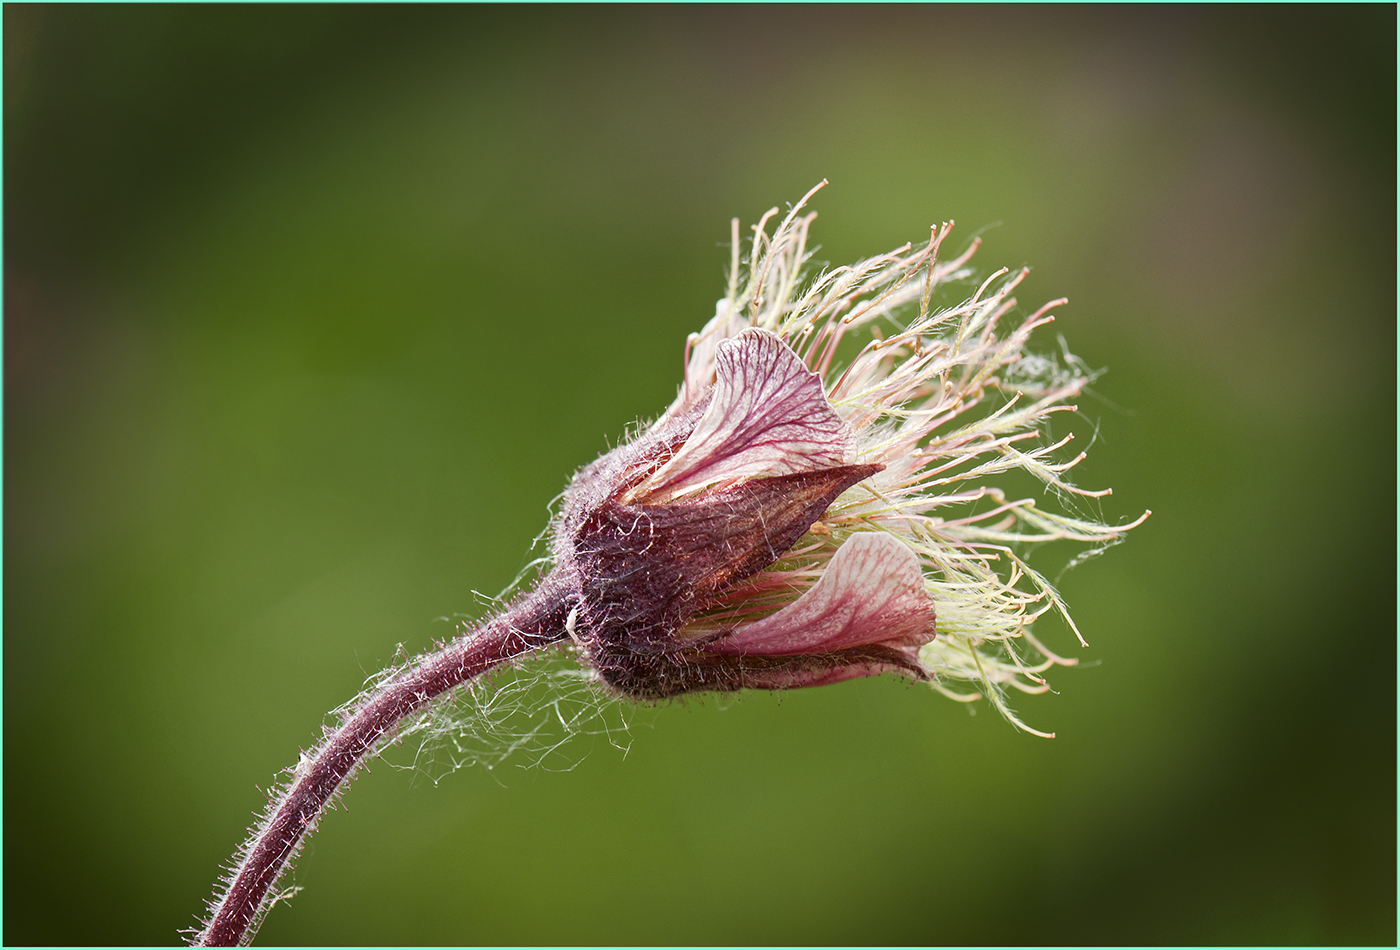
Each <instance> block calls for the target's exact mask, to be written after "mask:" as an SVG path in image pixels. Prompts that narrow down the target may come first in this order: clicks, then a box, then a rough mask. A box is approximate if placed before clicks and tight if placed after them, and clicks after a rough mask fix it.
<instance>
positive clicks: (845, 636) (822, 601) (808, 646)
mask: <svg viewBox="0 0 1400 950" xmlns="http://www.w3.org/2000/svg"><path fill="white" fill-rule="evenodd" d="M934 619H935V618H934V607H933V600H932V599H931V598H930V597H929V595H928V592H927V591H926V590H925V589H924V577H923V572H922V571H921V570H920V569H919V559H918V557H917V556H915V554H914V552H913V551H912V550H910V549H909V546H908V545H906V544H904V543H903V542H901V541H899V540H897V539H895V538H892V537H890V536H889V535H886V534H857V535H855V536H853V537H851V538H850V539H849V540H848V541H846V543H845V544H843V545H842V546H841V548H840V549H839V550H838V551H837V552H836V554H835V556H833V557H832V559H831V563H830V564H828V565H827V568H826V571H825V572H824V573H823V574H822V576H821V579H820V580H818V581H817V583H816V584H815V585H814V586H813V587H812V589H811V590H809V591H807V592H806V593H805V594H803V595H802V596H801V597H799V598H798V599H797V600H796V601H794V602H793V603H791V604H789V605H788V606H786V607H784V608H783V609H782V610H779V611H778V612H777V613H775V614H773V615H772V616H770V617H765V618H763V619H762V620H757V621H755V622H753V623H750V624H745V625H744V626H742V627H740V628H738V629H737V630H735V631H734V632H733V633H732V634H730V635H729V636H727V637H724V638H722V639H720V640H716V641H715V642H713V643H708V644H706V645H705V649H706V650H708V651H709V652H711V653H724V654H730V655H748V656H753V655H767V656H786V655H792V654H798V653H827V652H831V651H834V650H844V649H849V648H851V647H860V646H868V645H871V644H877V643H878V644H883V645H886V646H893V647H914V646H919V645H922V644H924V643H927V642H928V641H929V640H932V639H933V637H934V635H935V629H934Z"/></svg>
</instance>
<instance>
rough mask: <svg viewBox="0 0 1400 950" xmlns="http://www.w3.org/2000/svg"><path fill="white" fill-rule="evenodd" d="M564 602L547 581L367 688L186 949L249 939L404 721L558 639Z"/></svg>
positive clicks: (245, 855) (278, 805) (279, 804)
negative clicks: (279, 887) (284, 881)
mask: <svg viewBox="0 0 1400 950" xmlns="http://www.w3.org/2000/svg"><path fill="white" fill-rule="evenodd" d="M568 606H569V605H568V602H567V601H566V600H565V598H564V596H563V594H562V592H561V590H560V588H559V586H558V585H556V584H553V583H551V579H550V578H545V579H544V580H543V581H542V582H541V583H540V585H539V586H537V587H536V588H535V589H534V590H533V591H532V592H531V593H530V594H528V595H526V596H524V597H522V598H520V599H518V600H517V601H515V602H514V603H513V604H511V605H509V606H507V607H506V608H505V609H504V610H503V611H502V612H501V613H499V614H497V615H496V616H494V617H492V618H490V619H489V620H487V621H486V622H485V623H483V624H482V625H481V626H479V627H478V628H476V629H475V630H473V631H471V632H469V633H465V634H463V635H461V636H459V637H457V638H456V639H454V640H452V641H450V642H448V643H447V644H445V645H444V646H443V647H442V648H441V649H438V650H435V651H433V652H431V653H425V654H423V655H421V656H419V657H417V658H416V659H415V660H414V661H413V662H412V663H411V664H409V666H408V667H407V668H406V669H404V670H401V671H399V672H397V673H395V674H393V675H391V676H389V677H388V678H387V679H385V680H384V682H382V683H380V684H378V685H376V686H374V687H371V688H370V689H368V690H366V691H365V693H364V694H363V695H362V696H361V697H360V698H359V700H358V701H356V702H355V703H354V704H353V705H352V706H351V707H350V711H349V712H348V713H347V714H346V716H345V717H344V719H343V720H342V721H341V724H340V725H339V727H337V728H336V729H334V730H332V731H330V732H329V733H328V734H327V736H326V738H325V739H324V740H323V741H322V742H321V743H320V744H319V745H318V746H317V747H316V748H315V750H314V751H312V752H311V753H308V754H306V755H304V756H303V757H302V760H301V762H300V763H298V765H297V767H296V769H295V771H294V773H293V775H292V778H291V780H290V781H289V782H288V783H287V785H286V786H285V787H284V788H283V789H282V792H281V794H280V795H279V796H278V797H277V798H276V799H275V800H274V801H273V802H271V803H270V805H269V808H268V811H267V814H266V816H265V818H264V819H263V820H262V821H261V822H259V823H258V824H257V825H256V826H254V828H253V830H252V832H251V834H250V837H249V839H248V841H247V843H246V844H245V845H244V847H243V848H242V850H241V851H240V852H239V854H238V855H236V856H235V859H234V860H235V861H236V862H237V866H236V867H235V868H234V869H233V871H232V874H231V876H230V878H229V879H228V887H227V889H226V890H225V891H224V892H223V893H222V894H221V895H220V896H219V897H218V898H217V899H216V900H215V902H214V903H213V904H211V905H210V915H209V917H208V919H207V922H206V923H205V925H204V928H203V929H202V930H201V931H200V932H199V933H198V934H197V935H195V937H194V939H193V940H192V941H191V942H192V945H194V946H205V947H231V946H238V945H241V944H244V943H247V942H248V941H249V940H251V939H252V937H253V934H254V933H255V932H256V930H257V925H258V923H259V922H260V921H261V918H262V915H263V914H264V913H266V911H267V909H268V907H270V906H271V903H272V901H271V900H270V898H271V897H272V896H273V895H274V894H275V885H276V883H277V879H278V877H279V876H280V875H281V874H282V872H283V871H284V870H286V868H287V867H288V865H289V864H290V862H291V860H292V858H294V857H295V856H296V854H297V852H298V851H299V850H301V846H302V844H303V843H304V842H305V840H306V837H307V836H308V835H309V834H310V833H311V832H312V831H313V830H314V829H315V827H316V822H317V821H318V820H319V819H320V816H321V814H322V812H323V811H324V810H325V807H326V805H327V804H328V803H329V802H330V801H331V800H332V799H333V798H334V797H335V795H336V794H337V792H338V791H339V790H340V788H341V787H342V786H343V785H344V783H345V782H346V781H347V780H348V779H349V778H350V777H351V776H352V775H353V774H354V772H355V770H356V769H357V768H359V766H360V764H361V763H362V762H364V760H365V758H366V757H367V756H369V755H371V754H373V753H374V752H375V751H376V750H378V749H380V748H382V747H383V746H384V744H385V743H386V742H387V741H389V740H390V739H392V738H393V737H394V735H395V734H396V733H397V731H398V728H399V725H400V723H402V722H403V720H404V719H405V717H407V716H410V715H412V714H413V713H416V712H418V711H419V710H421V709H422V708H423V707H424V706H427V705H428V704H429V703H431V702H433V701H434V700H435V699H437V698H439V697H440V696H443V695H444V694H446V693H448V692H450V691H451V690H452V689H454V688H455V687H457V686H460V685H461V684H463V683H465V682H467V681H468V680H470V679H473V678H475V677H477V676H480V675H482V674H483V673H486V672H488V671H489V670H491V669H493V668H494V667H496V666H498V665H500V664H501V663H504V662H506V661H508V660H511V659H513V658H515V657H518V656H521V655H523V654H525V653H528V652H530V651H532V650H537V649H540V648H542V647H545V646H548V645H549V644H551V643H554V642H556V641H558V640H560V639H563V638H564V637H565V636H567V632H566V630H565V618H566V615H567V613H568Z"/></svg>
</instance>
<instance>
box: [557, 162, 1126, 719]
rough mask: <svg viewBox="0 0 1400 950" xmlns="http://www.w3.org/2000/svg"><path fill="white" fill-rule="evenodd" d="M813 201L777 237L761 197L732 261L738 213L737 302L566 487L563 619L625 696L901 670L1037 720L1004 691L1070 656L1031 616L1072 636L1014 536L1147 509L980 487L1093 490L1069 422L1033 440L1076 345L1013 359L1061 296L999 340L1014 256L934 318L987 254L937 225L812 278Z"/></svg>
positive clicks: (560, 574) (1077, 384)
mask: <svg viewBox="0 0 1400 950" xmlns="http://www.w3.org/2000/svg"><path fill="white" fill-rule="evenodd" d="M818 187H820V186H818ZM815 190H816V189H813V191H815ZM810 196H811V193H809V194H808V196H807V197H810ZM805 201H806V198H804V199H803V202H800V203H799V204H798V205H797V207H795V208H794V209H793V210H792V212H791V213H789V214H788V215H787V217H786V218H785V219H784V220H782V222H781V223H780V224H779V225H778V227H777V229H776V230H775V231H774V233H773V234H771V235H769V234H768V233H767V226H768V223H769V221H770V220H771V219H772V217H773V216H775V215H776V214H777V211H776V209H774V210H773V211H770V212H769V213H768V215H766V216H765V217H764V218H763V220H762V221H760V223H759V224H758V225H756V226H755V227H754V240H753V245H752V253H751V255H750V257H749V259H748V260H747V261H746V262H741V261H740V258H739V231H738V221H737V220H735V221H734V222H733V245H732V247H733V261H732V264H731V269H730V280H729V289H728V293H727V294H726V296H725V297H724V299H722V300H720V301H719V304H718V305H717V307H716V311H715V316H714V318H713V319H712V320H711V321H710V322H709V323H708V324H707V325H706V326H705V328H704V329H703V330H702V331H701V332H700V333H698V334H692V335H691V337H690V339H689V340H688V341H687V345H686V351H687V352H686V361H685V379H684V381H683V383H682V385H681V388H680V392H679V394H678V395H677V397H676V400H675V402H674V403H673V404H672V405H671V406H670V408H669V409H667V411H666V412H665V413H664V414H663V415H662V416H661V417H660V418H659V419H658V420H657V421H656V422H654V423H653V424H651V425H650V426H648V427H646V428H645V429H643V430H641V431H640V432H639V433H638V434H637V435H636V437H635V438H633V439H632V440H631V441H629V442H628V443H626V444H624V445H622V446H620V447H618V448H617V449H614V450H613V451H611V452H609V453H608V454H606V455H604V456H602V457H601V458H599V459H598V460H597V461H595V462H594V463H592V464H591V465H589V466H587V467H586V468H584V469H583V470H581V471H580V472H579V473H578V474H577V475H576V476H575V477H574V479H573V482H572V483H571V484H570V486H569V488H568V489H567V490H566V492H565V494H564V503H563V506H562V510H561V512H560V515H559V517H558V518H557V519H556V521H555V523H554V526H553V532H552V551H551V554H552V558H553V560H554V563H555V571H554V580H555V581H556V582H559V583H561V584H562V586H563V588H564V590H566V591H567V598H568V600H569V603H570V604H571V607H570V611H569V615H568V622H567V627H568V632H569V635H570V636H571V637H572V638H573V639H574V641H575V642H576V643H578V644H579V646H580V647H581V648H582V650H583V652H584V655H585V658H586V659H587V661H588V662H589V663H590V664H591V665H592V666H593V668H594V669H595V670H596V671H597V672H598V674H599V675H600V676H601V677H602V678H603V679H604V680H605V681H606V682H607V683H609V684H610V685H611V686H613V687H614V688H616V689H618V690H620V691H621V692H623V693H626V694H628V695H630V696H633V697H635V698H640V699H658V698H663V697H668V696H675V695H679V694H682V693H688V692H695V691H702V690H737V689H743V688H766V689H772V688H785V687H794V686H816V685H821V684H826V683H833V682H837V681H840V680H844V679H849V678H852V677H858V676H869V675H873V674H877V673H884V672H894V673H898V674H902V675H905V676H908V677H911V678H913V679H917V680H923V681H927V682H929V683H930V684H931V685H932V686H933V687H934V688H935V689H938V690H939V691H941V692H943V693H944V694H946V695H948V696H950V697H952V698H955V699H960V700H972V699H977V698H979V697H980V696H981V695H983V694H985V695H987V696H988V697H990V698H991V700H992V701H993V702H994V703H995V704H996V705H997V707H998V708H999V709H1000V710H1001V711H1002V713H1003V714H1005V715H1006V716H1007V717H1008V718H1009V719H1011V721H1012V722H1014V723H1016V724H1017V725H1018V726H1021V727H1022V728H1028V727H1025V726H1024V724H1022V723H1021V722H1020V720H1019V719H1017V718H1016V716H1015V714H1014V713H1013V712H1012V710H1011V709H1010V708H1009V706H1008V705H1007V703H1006V700H1005V690H1006V689H1007V688H1008V687H1012V688H1016V689H1020V690H1022V691H1025V692H1032V693H1035V692H1042V691H1044V690H1045V689H1047V688H1048V687H1047V686H1046V683H1045V681H1044V680H1043V679H1042V678H1041V676H1040V674H1041V673H1042V672H1044V671H1045V670H1046V669H1048V668H1049V667H1050V666H1052V665H1055V664H1062V665H1071V664H1072V663H1073V661H1072V660H1066V659H1062V658H1061V657H1059V656H1057V655H1055V654H1054V653H1052V652H1051V651H1050V650H1049V649H1047V648H1046V647H1044V646H1042V645H1041V644H1040V642H1039V641H1038V640H1037V639H1036V638H1035V637H1034V635H1033V633H1032V630H1031V624H1032V621H1034V620H1035V619H1036V618H1037V617H1039V616H1040V615H1041V614H1043V613H1045V612H1046V611H1048V610H1057V611H1059V612H1060V613H1061V614H1062V615H1063V616H1064V617H1065V620H1066V621H1067V622H1069V625H1070V627H1071V629H1074V632H1075V634H1076V636H1077V635H1078V630H1077V629H1076V628H1074V625H1073V622H1072V621H1070V620H1069V615H1068V613H1067V612H1066V611H1065V609H1064V605H1063V603H1062V602H1061V600H1060V598H1059V596H1058V595H1057V594H1056V592H1055V591H1054V589H1053V588H1052V587H1051V586H1050V584H1049V583H1047V582H1046V581H1045V580H1044V579H1043V578H1042V577H1041V576H1040V575H1039V574H1037V573H1036V572H1035V571H1033V570H1032V569H1031V568H1030V567H1028V566H1027V565H1026V564H1025V562H1024V561H1023V560H1022V557H1021V554H1020V553H1019V552H1020V550H1021V549H1022V548H1024V547H1025V546H1027V545H1031V544H1034V543H1037V542H1042V541H1050V540H1055V539H1069V540H1073V541H1079V542H1082V543H1086V544H1089V545H1091V546H1092V549H1091V552H1092V551H1097V550H1099V549H1101V548H1102V547H1104V546H1106V545H1108V544H1112V543H1114V542H1116V541H1117V540H1119V539H1120V538H1121V537H1122V534H1123V532H1124V531H1126V530H1127V529H1128V528H1131V527H1133V526H1134V525H1136V524H1138V523H1140V521H1141V519H1139V520H1138V521H1137V522H1133V523H1132V524H1129V525H1123V526H1120V527H1110V526H1108V525H1105V524H1102V523H1100V522H1099V521H1098V520H1096V519H1094V518H1092V517H1085V516H1073V517H1072V516H1069V515H1065V514H1061V513H1055V512H1051V511H1046V510H1044V509H1042V508H1041V507H1040V506H1039V505H1038V504H1037V503H1036V502H1035V501H1034V500H1033V499H1029V498H1026V499H1020V500H1010V499H1008V498H1007V497H1006V496H1005V495H1004V494H1003V493H1002V492H1001V491H1000V490H999V489H998V488H997V487H995V486H994V485H993V484H992V482H993V480H994V479H995V478H996V477H997V476H998V475H1003V474H1005V473H1008V472H1012V471H1014V470H1020V471H1023V472H1028V473H1030V474H1031V475H1034V476H1035V477H1037V478H1038V479H1039V480H1040V481H1041V482H1043V483H1044V484H1045V485H1046V486H1047V487H1048V488H1049V489H1051V490H1052V491H1053V493H1054V494H1056V495H1058V496H1059V497H1060V498H1061V499H1065V500H1070V499H1074V498H1075V497H1089V498H1093V497H1097V496H1100V495H1104V494H1107V492H1106V491H1104V492H1089V491H1085V490H1083V489H1080V488H1077V487H1075V486H1074V485H1073V484H1072V483H1071V482H1070V481H1068V479H1067V478H1066V472H1067V471H1068V470H1069V469H1071V468H1072V467H1073V466H1074V465H1075V464H1077V463H1078V462H1079V461H1080V460H1081V459H1082V458H1083V455H1082V454H1080V455H1079V456H1078V457H1075V458H1072V459H1069V460H1066V461H1056V459H1055V455H1056V453H1057V452H1058V450H1060V449H1061V448H1062V447H1063V446H1064V445H1065V444H1066V443H1068V442H1069V440H1070V439H1071V438H1072V436H1071V435H1067V436H1065V437H1064V438H1062V439H1060V440H1058V441H1052V440H1051V439H1050V438H1049V437H1048V436H1047V435H1046V433H1047V431H1048V425H1047V421H1048V420H1049V419H1050V417H1051V416H1052V415H1053V414H1055V413H1059V412H1065V411H1072V410H1073V409H1074V408H1075V407H1074V406H1073V405H1072V404H1071V403H1070V402H1069V400H1071V399H1073V398H1075V397H1077V396H1078V395H1079V394H1080V393H1081V392H1082V391H1083V390H1084V387H1085V386H1086V385H1087V384H1088V383H1089V381H1090V379H1091V374H1089V373H1088V372H1086V371H1085V370H1084V367H1083V364H1082V363H1080V362H1079V361H1078V360H1077V359H1075V358H1074V357H1072V356H1070V355H1069V354H1068V352H1067V351H1066V352H1065V354H1064V357H1063V361H1061V360H1056V359H1051V358H1046V357H1043V356H1038V355H1031V354H1028V353H1027V352H1026V350H1025V347H1026V344H1027V342H1028V340H1029V337H1030V335H1031V332H1032V331H1033V330H1034V329H1035V328H1036V327H1038V326H1040V325H1042V324H1045V323H1048V322H1049V321H1050V320H1052V319H1053V317H1050V316H1048V315H1047V311H1048V310H1049V308H1050V307H1052V306H1055V305H1056V304H1059V303H1063V301H1054V302H1053V303H1051V304H1048V305H1046V306H1045V307H1042V308H1040V309H1039V310H1036V311H1035V312H1034V313H1032V314H1030V315H1029V316H1027V317H1025V318H1024V319H1022V320H1020V322H1019V323H1016V324H1013V325H1012V326H1011V328H1010V329H1009V331H1003V330H1001V329H1000V326H1001V325H1002V324H1003V322H1004V318H1006V317H1007V315H1008V314H1010V313H1011V312H1012V311H1013V310H1014V309H1015V306H1016V301H1015V299H1014V298H1013V297H1012V296H1011V291H1012V289H1013V288H1014V287H1015V286H1016V285H1017V284H1019V283H1020V282H1021V280H1022V279H1023V278H1024V277H1025V276H1026V273H1027V271H1025V270H1021V271H1019V272H1017V273H1014V274H1008V273H1007V271H1005V270H1004V269H1003V270H1001V271H998V272H997V273H995V274H993V275H992V276H990V277H988V278H987V279H986V280H985V281H984V282H983V283H982V284H981V286H980V287H978V288H977V289H976V291H975V292H974V293H972V295H971V296H969V297H967V298H966V299H964V300H963V301H962V302H961V303H959V304H957V305H955V306H952V307H948V308H946V309H941V310H934V309H932V308H931V300H932V297H933V293H934V291H935V290H936V289H937V288H939V287H940V285H944V284H948V283H951V282H959V281H965V280H967V278H968V277H969V276H970V271H969V270H968V269H967V268H966V267H965V265H966V263H967V261H968V259H969V258H970V257H971V255H972V253H973V252H974V251H975V250H976V248H977V242H976V241H974V242H973V243H972V245H971V246H970V247H969V248H968V249H967V250H966V251H965V252H964V253H962V254H961V255H960V256H958V257H957V258H955V259H953V260H949V261H940V260H939V259H938V251H939V247H940V245H941V244H942V243H943V241H944V239H945V238H946V237H947V235H948V232H949V229H950V227H951V224H945V225H943V226H942V227H941V228H934V229H933V232H932V234H931V236H930V238H929V241H928V242H927V243H926V244H924V245H922V246H920V247H918V248H911V247H908V246H906V247H903V248H900V249H898V250H896V251H893V252H891V253H889V254H885V255H882V256H880V257H876V258H872V259H870V260H867V261H863V262H861V263H859V264H855V265H853V266H850V267H840V268H835V269H832V270H827V271H825V272H823V273H821V274H820V275H818V276H816V277H815V279H812V280H810V281H807V279H806V277H805V275H804V272H803V268H804V265H805V264H806V262H807V261H808V258H809V257H810V254H809V252H808V250H807V235H808V229H809V227H810V225H811V223H812V220H813V218H815V215H814V214H807V215H801V214H800V211H801V209H802V207H803V204H804V203H805ZM904 311H908V312H907V313H905V312H904ZM858 332H860V333H863V334H864V335H865V336H866V337H867V339H866V341H865V342H864V344H863V345H861V341H860V340H859V339H856V334H857V333H858ZM1144 517H1145V515H1144ZM1082 556H1084V555H1081V557H1082ZM1080 642H1081V643H1082V642H1083V640H1082V638H1081V640H1080ZM959 684H966V685H962V686H960V685H959ZM969 687H970V688H969ZM1029 731H1032V732H1034V731H1035V730H1029Z"/></svg>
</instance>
